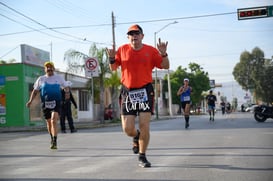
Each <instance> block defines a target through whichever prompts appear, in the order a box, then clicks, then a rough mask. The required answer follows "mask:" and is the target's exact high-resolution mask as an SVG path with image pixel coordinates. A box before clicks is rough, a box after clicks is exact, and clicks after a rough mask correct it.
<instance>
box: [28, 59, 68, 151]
mask: <svg viewBox="0 0 273 181" xmlns="http://www.w3.org/2000/svg"><path fill="white" fill-rule="evenodd" d="M44 71H45V73H46V74H45V75H43V76H40V77H38V79H37V80H36V82H35V83H34V86H33V91H32V92H31V95H30V98H29V101H28V102H27V103H26V106H27V107H30V105H31V103H32V101H33V100H34V98H35V96H36V95H37V94H38V93H39V92H40V97H41V102H42V110H43V114H44V118H45V119H46V124H47V130H48V133H49V134H50V137H51V144H50V148H51V149H57V134H58V127H57V121H58V119H59V114H60V109H61V99H62V94H61V88H65V87H66V82H65V80H64V78H63V77H61V76H59V75H57V74H56V73H54V71H55V67H54V64H53V62H50V61H48V62H45V63H44Z"/></svg>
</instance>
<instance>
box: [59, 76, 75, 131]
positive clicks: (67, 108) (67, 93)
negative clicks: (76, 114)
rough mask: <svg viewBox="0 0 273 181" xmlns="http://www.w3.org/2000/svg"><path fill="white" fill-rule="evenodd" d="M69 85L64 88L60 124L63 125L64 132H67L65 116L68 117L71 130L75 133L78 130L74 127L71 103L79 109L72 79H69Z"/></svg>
mask: <svg viewBox="0 0 273 181" xmlns="http://www.w3.org/2000/svg"><path fill="white" fill-rule="evenodd" d="M67 85H68V87H66V88H64V89H63V90H62V104H61V105H62V107H61V118H60V125H61V130H62V133H66V128H65V118H67V122H68V125H69V128H70V132H71V133H75V132H77V130H76V129H75V127H74V120H73V117H72V111H71V103H72V104H73V105H74V107H75V108H76V109H77V103H76V101H75V99H74V97H73V95H72V92H71V85H72V83H71V82H70V81H67Z"/></svg>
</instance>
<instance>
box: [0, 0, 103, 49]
mask: <svg viewBox="0 0 273 181" xmlns="http://www.w3.org/2000/svg"><path fill="white" fill-rule="evenodd" d="M0 4H2V5H3V6H5V7H7V8H8V9H10V10H12V11H14V12H16V13H17V14H20V15H21V16H23V17H25V18H26V19H29V20H31V21H32V22H34V23H36V24H38V25H40V26H42V27H44V28H45V29H48V30H50V31H53V32H55V33H59V34H62V35H65V36H68V37H72V38H74V39H77V40H81V41H86V42H89V43H96V44H105V43H99V42H93V41H89V40H87V39H86V38H79V37H76V36H74V35H70V34H67V33H63V32H60V31H56V30H55V29H51V28H50V27H47V26H46V25H43V24H41V23H40V22H38V21H36V20H34V19H32V18H30V17H28V16H26V15H25V14H23V13H21V12H19V11H17V10H15V9H13V8H11V7H9V6H8V5H6V4H4V3H2V2H0ZM2 16H4V15H2ZM4 17H6V18H8V17H7V16H4ZM8 19H10V20H12V19H11V18H8ZM13 21H15V20H13ZM15 22H16V23H19V22H17V21H15ZM19 24H21V23H19ZM24 26H26V25H24ZM27 27H28V28H30V29H32V30H34V31H38V32H41V31H39V30H38V29H34V28H31V27H29V26H27ZM41 33H42V32H41ZM44 34H45V33H44ZM47 35H48V36H53V35H49V34H47ZM53 37H55V38H59V39H63V38H60V37H56V36H53ZM63 40H67V39H63ZM68 41H73V40H68Z"/></svg>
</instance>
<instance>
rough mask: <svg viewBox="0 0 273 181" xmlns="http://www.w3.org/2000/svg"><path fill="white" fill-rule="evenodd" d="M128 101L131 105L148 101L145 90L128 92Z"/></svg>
mask: <svg viewBox="0 0 273 181" xmlns="http://www.w3.org/2000/svg"><path fill="white" fill-rule="evenodd" d="M129 99H130V101H131V102H132V103H137V102H146V101H148V96H147V91H146V89H137V90H133V91H129Z"/></svg>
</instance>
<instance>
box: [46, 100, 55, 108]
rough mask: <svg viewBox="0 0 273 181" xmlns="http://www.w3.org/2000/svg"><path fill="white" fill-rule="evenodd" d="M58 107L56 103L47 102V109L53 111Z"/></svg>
mask: <svg viewBox="0 0 273 181" xmlns="http://www.w3.org/2000/svg"><path fill="white" fill-rule="evenodd" d="M55 107H56V101H55V100H54V101H45V108H48V109H53V108H55Z"/></svg>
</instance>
